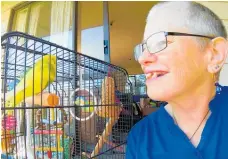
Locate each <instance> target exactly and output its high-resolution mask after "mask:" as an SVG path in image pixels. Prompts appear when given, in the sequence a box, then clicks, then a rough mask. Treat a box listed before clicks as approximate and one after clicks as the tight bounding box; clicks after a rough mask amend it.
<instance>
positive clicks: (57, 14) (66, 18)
mask: <svg viewBox="0 0 228 159" xmlns="http://www.w3.org/2000/svg"><path fill="white" fill-rule="evenodd" d="M73 3H74V2H72V1H68V2H64V1H53V2H52V6H51V33H50V41H51V42H54V43H56V44H59V45H61V46H64V47H67V48H70V49H72V40H71V37H72V13H73Z"/></svg>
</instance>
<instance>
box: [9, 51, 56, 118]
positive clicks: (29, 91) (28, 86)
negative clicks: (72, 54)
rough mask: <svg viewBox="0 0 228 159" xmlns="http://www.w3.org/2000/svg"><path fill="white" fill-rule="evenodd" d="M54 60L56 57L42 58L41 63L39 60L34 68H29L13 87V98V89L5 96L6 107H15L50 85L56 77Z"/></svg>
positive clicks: (46, 56) (47, 56)
mask: <svg viewBox="0 0 228 159" xmlns="http://www.w3.org/2000/svg"><path fill="white" fill-rule="evenodd" d="M56 59H57V57H56V56H55V55H45V56H43V62H42V58H40V59H39V60H38V61H37V62H36V63H35V64H34V68H31V69H30V70H29V71H28V72H27V73H26V75H25V77H23V78H22V79H21V81H20V82H19V83H18V85H17V86H16V87H15V96H14V89H13V90H11V91H10V92H8V93H7V94H6V107H14V106H17V105H18V104H20V103H21V102H22V101H23V100H24V99H25V98H27V97H31V96H32V95H33V93H34V95H36V94H39V93H40V92H41V91H42V90H44V89H45V88H46V87H47V86H48V84H51V83H52V82H53V81H54V80H55V77H56ZM33 70H34V76H33ZM33 80H34V81H33ZM49 80H50V81H49ZM41 82H42V87H41ZM24 84H25V85H24ZM33 90H34V92H33ZM24 95H25V97H24ZM14 98H15V99H14ZM14 100H15V103H14ZM6 112H7V114H11V113H12V112H13V111H12V110H10V111H9V110H7V111H6Z"/></svg>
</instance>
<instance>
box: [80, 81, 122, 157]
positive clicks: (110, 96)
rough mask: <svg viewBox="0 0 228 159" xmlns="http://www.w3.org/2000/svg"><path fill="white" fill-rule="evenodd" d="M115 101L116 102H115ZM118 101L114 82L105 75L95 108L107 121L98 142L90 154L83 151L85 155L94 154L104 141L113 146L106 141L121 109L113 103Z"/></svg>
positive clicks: (90, 155) (98, 150)
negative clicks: (99, 97) (98, 101)
mask: <svg viewBox="0 0 228 159" xmlns="http://www.w3.org/2000/svg"><path fill="white" fill-rule="evenodd" d="M116 102H117V103H116ZM119 102H120V101H119V100H117V99H116V97H115V83H114V79H113V78H112V77H105V79H104V81H103V83H102V98H101V105H100V106H99V107H98V109H97V110H96V114H97V115H98V116H100V117H103V118H109V121H108V122H107V123H106V126H105V130H104V131H103V133H102V135H100V136H99V140H98V143H97V144H96V146H95V148H94V150H93V152H92V154H88V153H85V152H84V153H83V155H86V156H87V157H89V158H90V157H93V156H96V155H97V154H98V153H99V152H100V150H101V149H102V147H103V145H104V143H107V144H109V145H112V146H114V145H115V144H114V143H112V142H109V141H108V136H109V135H110V134H111V132H112V127H113V125H114V124H115V122H116V121H117V120H118V118H119V114H120V112H121V111H122V108H121V106H120V105H113V104H118V103H119Z"/></svg>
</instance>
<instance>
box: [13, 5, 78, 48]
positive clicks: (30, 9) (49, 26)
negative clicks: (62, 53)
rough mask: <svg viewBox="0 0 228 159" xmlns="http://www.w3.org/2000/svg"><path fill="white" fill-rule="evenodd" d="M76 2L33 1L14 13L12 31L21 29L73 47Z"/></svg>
mask: <svg viewBox="0 0 228 159" xmlns="http://www.w3.org/2000/svg"><path fill="white" fill-rule="evenodd" d="M73 5H74V2H70V1H69V2H61V1H59V2H58V1H53V2H33V3H31V4H28V5H26V6H25V7H23V8H21V9H19V10H17V11H16V12H15V14H14V19H13V25H12V31H20V32H24V33H28V34H30V35H34V36H36V37H39V38H43V39H45V40H48V41H51V42H53V43H56V44H58V45H61V46H64V47H67V48H69V49H74V48H73V41H72V39H73V36H74V35H73V32H72V28H73V26H72V25H73Z"/></svg>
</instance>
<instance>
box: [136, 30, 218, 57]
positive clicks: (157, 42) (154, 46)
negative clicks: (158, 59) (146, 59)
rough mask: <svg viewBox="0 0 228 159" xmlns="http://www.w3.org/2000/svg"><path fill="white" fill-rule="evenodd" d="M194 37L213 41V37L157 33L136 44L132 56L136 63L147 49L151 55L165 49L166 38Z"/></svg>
mask: <svg viewBox="0 0 228 159" xmlns="http://www.w3.org/2000/svg"><path fill="white" fill-rule="evenodd" d="M168 35H172V36H195V37H203V38H209V39H214V38H215V37H211V36H204V35H196V34H187V33H178V32H165V31H161V32H157V33H154V34H152V35H150V36H149V37H148V38H147V39H146V40H145V41H144V42H143V43H141V44H138V45H136V46H135V48H134V56H135V60H136V61H138V58H139V57H140V56H141V55H142V54H143V52H144V51H145V50H146V49H147V51H148V52H149V53H151V54H155V53H158V52H160V51H162V50H164V49H165V48H166V47H167V44H168V42H167V36H168Z"/></svg>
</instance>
